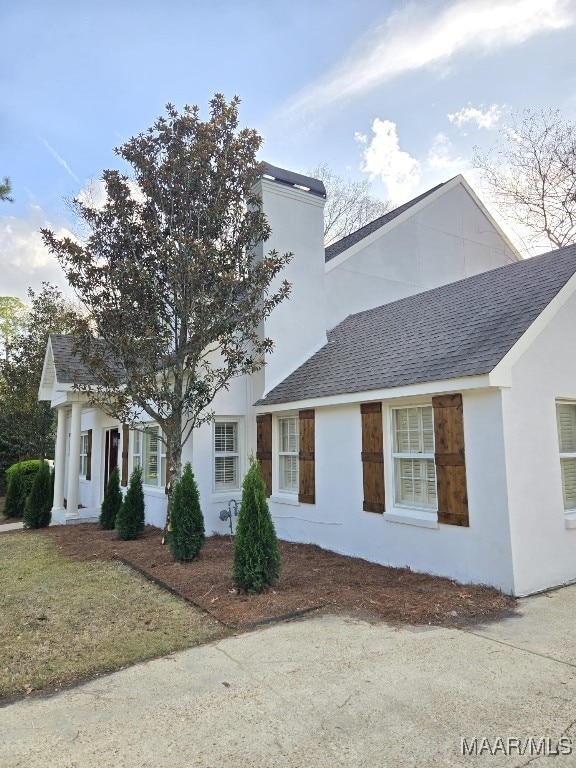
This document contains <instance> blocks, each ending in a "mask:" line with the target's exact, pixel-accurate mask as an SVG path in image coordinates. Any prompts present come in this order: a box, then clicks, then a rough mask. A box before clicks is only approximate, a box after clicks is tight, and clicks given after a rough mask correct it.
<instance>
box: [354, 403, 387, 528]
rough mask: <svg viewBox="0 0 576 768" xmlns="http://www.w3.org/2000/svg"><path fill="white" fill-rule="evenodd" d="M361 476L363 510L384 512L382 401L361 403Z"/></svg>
mask: <svg viewBox="0 0 576 768" xmlns="http://www.w3.org/2000/svg"><path fill="white" fill-rule="evenodd" d="M360 414H361V418H362V455H361V458H362V477H363V485H364V503H363V509H364V511H365V512H378V513H382V512H384V508H385V507H384V435H383V429H382V403H362V404H361V405H360Z"/></svg>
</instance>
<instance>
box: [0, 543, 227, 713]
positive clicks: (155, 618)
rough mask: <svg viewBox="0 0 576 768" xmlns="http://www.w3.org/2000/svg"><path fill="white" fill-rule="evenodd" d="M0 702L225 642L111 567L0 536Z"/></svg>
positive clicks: (191, 611) (189, 612)
mask: <svg viewBox="0 0 576 768" xmlns="http://www.w3.org/2000/svg"><path fill="white" fill-rule="evenodd" d="M0 585H1V588H0V649H1V653H0V698H3V697H6V696H11V695H14V694H18V693H30V692H31V691H33V690H37V689H40V688H45V687H51V688H52V687H56V688H57V687H58V686H59V685H62V684H65V683H67V682H71V681H73V680H76V679H78V678H82V677H85V676H88V675H93V674H97V673H99V672H104V671H110V670H114V669H119V668H120V667H124V666H127V665H130V664H134V663H136V662H139V661H143V660H145V659H151V658H153V657H156V656H161V655H163V654H166V653H170V652H172V651H177V650H181V649H183V648H189V647H190V646H194V645H199V644H201V643H206V642H209V641H211V640H215V639H218V638H221V637H224V636H226V635H228V634H229V633H230V630H228V629H227V628H226V627H224V626H223V625H222V624H220V623H219V622H217V621H216V620H215V619H214V618H212V617H210V616H209V615H208V614H206V613H204V612H203V611H200V610H198V609H195V608H193V607H192V606H190V605H189V604H188V603H186V602H185V601H184V600H181V599H179V598H177V597H174V596H173V595H171V594H169V593H167V592H165V591H163V590H162V589H160V588H159V587H157V586H156V585H155V584H151V583H150V582H148V581H146V580H145V579H144V578H142V577H141V576H139V575H138V574H136V573H134V572H133V571H132V570H131V569H130V568H128V567H126V566H124V565H121V564H119V563H114V562H102V561H92V562H78V561H73V560H71V559H69V558H68V557H66V556H65V555H62V554H60V553H59V552H57V551H56V549H55V547H54V544H53V543H52V542H51V541H50V539H49V538H47V537H46V536H43V535H41V534H38V533H31V532H30V533H21V532H18V533H15V534H13V533H3V534H1V535H0Z"/></svg>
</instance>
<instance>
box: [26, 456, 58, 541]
mask: <svg viewBox="0 0 576 768" xmlns="http://www.w3.org/2000/svg"><path fill="white" fill-rule="evenodd" d="M51 518H52V482H51V479H50V467H49V466H48V462H47V461H42V462H40V469H39V470H38V473H37V474H36V477H35V478H34V481H33V483H32V488H31V489H30V493H29V494H28V498H27V499H26V505H25V507H24V519H23V522H24V528H46V526H48V525H50V520H51Z"/></svg>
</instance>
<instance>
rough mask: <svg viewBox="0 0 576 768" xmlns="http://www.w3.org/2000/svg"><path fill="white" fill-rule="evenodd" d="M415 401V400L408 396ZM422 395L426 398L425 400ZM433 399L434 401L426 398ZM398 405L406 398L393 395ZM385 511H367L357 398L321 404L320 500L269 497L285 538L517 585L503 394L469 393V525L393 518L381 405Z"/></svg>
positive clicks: (389, 462) (318, 444)
mask: <svg viewBox="0 0 576 768" xmlns="http://www.w3.org/2000/svg"><path fill="white" fill-rule="evenodd" d="M410 402H413V401H410ZM420 402H422V401H420ZM428 402H429V401H428ZM394 404H395V405H402V404H407V402H406V401H395V403H394ZM383 411H384V412H383V420H384V462H385V477H386V513H385V514H384V515H381V514H375V513H371V512H364V511H363V509H362V504H363V486H362V463H361V459H360V455H361V450H362V445H361V443H362V437H361V418H360V409H359V406H358V405H349V406H342V407H331V408H319V409H317V410H316V445H315V456H316V504H314V505H310V504H294V505H286V504H278V503H275V502H274V501H271V502H270V508H271V511H272V515H273V519H274V523H275V526H276V530H277V532H278V535H279V536H280V538H283V539H288V540H291V541H302V542H311V543H315V544H319V545H320V546H322V547H325V548H327V549H331V550H334V551H336V552H340V553H343V554H346V555H354V556H358V557H362V558H364V559H367V560H370V561H373V562H377V563H381V564H384V565H393V566H398V567H403V566H409V567H410V568H412V569H413V570H415V571H425V572H430V573H435V574H439V575H443V576H448V577H450V578H454V579H457V580H459V581H463V582H475V583H486V584H491V585H494V586H496V587H499V588H501V589H503V590H504V591H506V592H511V591H512V588H513V581H512V565H511V548H510V530H509V525H508V516H507V496H506V476H505V462H504V445H503V430H502V411H501V402H500V395H499V392H498V391H497V390H493V391H484V392H482V393H465V394H464V425H465V441H466V458H467V479H468V498H469V510H470V527H469V528H460V527H457V526H451V525H440V526H436V527H434V528H430V527H420V526H418V525H413V524H407V523H399V522H392V521H390V520H389V519H388V518H387V513H390V512H392V511H393V508H394V498H393V487H392V486H393V483H392V460H391V438H390V429H389V423H390V414H389V406H386V405H385V406H384V407H383Z"/></svg>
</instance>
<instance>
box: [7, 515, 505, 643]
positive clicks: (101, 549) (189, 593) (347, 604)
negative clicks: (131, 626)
mask: <svg viewBox="0 0 576 768" xmlns="http://www.w3.org/2000/svg"><path fill="white" fill-rule="evenodd" d="M42 532H43V533H44V535H46V536H48V537H49V538H50V539H51V540H52V541H53V542H54V544H55V546H56V547H57V548H58V549H59V550H60V551H62V552H63V553H65V554H66V555H68V556H69V557H71V558H73V559H78V560H93V559H96V560H112V559H115V558H118V559H120V560H122V561H123V562H125V563H127V564H129V565H131V566H132V567H133V568H135V569H136V570H138V571H140V572H141V573H142V574H144V575H145V576H146V577H148V578H150V579H152V580H154V581H157V582H159V583H160V584H162V585H163V586H164V587H167V588H168V589H169V590H170V591H172V592H174V593H176V594H178V595H181V596H182V597H184V598H185V599H187V600H189V601H190V602H192V603H194V604H195V605H198V606H200V607H201V608H204V609H205V610H206V611H208V612H209V613H210V614H211V615H212V616H214V618H216V619H218V620H219V621H222V622H224V623H225V624H227V625H229V626H231V627H235V628H238V629H247V628H249V627H252V626H256V625H258V624H262V623H266V622H268V621H274V620H278V619H282V618H290V617H293V616H294V615H299V614H301V613H306V612H309V611H314V610H320V609H325V610H331V611H341V612H346V613H351V614H356V615H362V616H363V617H365V618H369V617H373V618H374V619H375V620H379V619H384V620H386V621H389V622H393V623H407V624H434V625H447V626H459V625H463V624H469V623H481V622H485V621H487V620H491V619H495V618H498V617H501V616H503V615H506V613H509V612H510V611H511V610H513V608H514V605H515V601H514V600H513V599H512V598H510V597H506V596H505V595H502V594H501V593H500V592H498V591H497V590H495V589H492V588H491V587H482V586H476V585H469V584H467V585H463V584H458V583H457V582H454V581H451V580H450V579H445V578H440V577H438V576H430V575H429V574H423V573H414V572H412V571H410V570H409V569H407V568H389V567H385V566H382V565H376V564H374V563H369V562H367V561H365V560H360V559H359V558H352V557H345V556H344V555H338V554H336V553H334V552H329V551H327V550H323V549H320V547H317V546H314V545H311V544H294V543H290V542H286V541H281V542H280V550H281V555H282V572H281V576H280V578H279V580H278V582H277V584H275V585H274V586H273V587H272V588H271V589H269V590H268V591H267V592H265V593H263V594H261V595H246V594H242V593H239V591H238V590H237V589H235V587H234V585H233V583H232V576H231V574H232V558H233V539H232V538H231V537H229V536H212V537H210V538H208V539H207V540H206V544H205V546H204V548H203V549H202V552H201V553H200V555H199V557H198V558H197V559H196V560H195V561H193V562H192V563H185V564H184V563H179V562H174V561H173V560H172V558H171V556H170V550H169V548H168V547H167V546H162V544H161V538H162V532H161V531H160V530H159V529H157V528H153V527H151V526H148V527H147V528H146V531H145V534H144V536H143V537H142V538H141V539H138V540H137V541H119V540H118V539H117V538H116V535H115V533H114V531H101V530H99V529H98V528H97V527H96V525H94V524H82V525H67V526H53V527H50V528H46V529H43V531H42ZM2 535H3V536H14V535H15V536H26V535H27V532H26V531H15V532H9V533H4V534H2Z"/></svg>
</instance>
